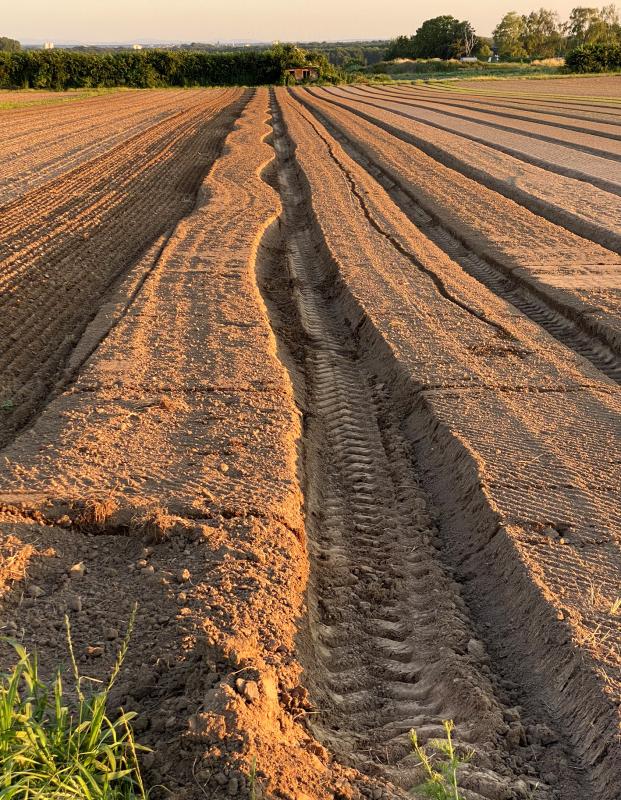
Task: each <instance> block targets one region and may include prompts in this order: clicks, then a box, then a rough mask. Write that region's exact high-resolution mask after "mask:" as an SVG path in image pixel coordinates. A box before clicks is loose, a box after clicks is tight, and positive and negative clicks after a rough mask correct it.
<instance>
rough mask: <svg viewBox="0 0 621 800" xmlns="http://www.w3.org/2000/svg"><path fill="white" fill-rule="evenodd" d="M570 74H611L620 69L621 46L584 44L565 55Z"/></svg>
mask: <svg viewBox="0 0 621 800" xmlns="http://www.w3.org/2000/svg"><path fill="white" fill-rule="evenodd" d="M565 66H566V67H567V69H569V70H570V71H571V72H613V71H614V70H617V69H621V44H586V45H583V46H582V47H577V48H576V49H575V50H572V51H571V53H568V54H567V57H566V59H565Z"/></svg>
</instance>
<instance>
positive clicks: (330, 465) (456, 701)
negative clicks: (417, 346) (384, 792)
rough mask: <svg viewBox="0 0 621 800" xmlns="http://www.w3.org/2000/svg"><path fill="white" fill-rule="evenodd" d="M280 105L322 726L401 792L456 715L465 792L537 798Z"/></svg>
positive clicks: (343, 753) (284, 281)
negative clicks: (346, 302)
mask: <svg viewBox="0 0 621 800" xmlns="http://www.w3.org/2000/svg"><path fill="white" fill-rule="evenodd" d="M273 109H274V117H273V126H274V131H275V136H274V146H275V149H276V154H277V172H278V179H279V186H280V192H281V196H282V199H283V209H284V211H283V220H282V222H283V225H282V237H283V242H282V250H283V251H284V254H285V257H284V263H283V265H282V266H281V267H280V268H279V269H280V272H278V271H276V274H272V275H271V277H270V280H269V281H267V280H265V279H263V281H262V284H263V285H262V291H263V292H264V294H265V295H267V299H268V303H267V305H268V307H280V308H281V309H285V310H286V311H285V314H286V313H287V311H288V313H289V317H290V319H289V322H288V324H287V325H283V323H282V318H281V319H280V321H279V325H280V326H282V327H284V328H285V329H284V330H283V329H280V330H278V329H277V331H276V333H277V335H278V336H279V338H280V340H281V341H285V342H287V343H288V351H289V352H296V356H297V362H298V369H299V370H301V372H302V374H303V376H304V381H305V387H304V390H303V392H302V394H303V400H302V401H301V405H302V407H303V411H304V415H305V426H304V440H303V449H304V453H303V461H304V467H303V471H304V475H305V479H304V483H305V487H304V488H305V506H306V510H307V533H308V537H309V549H310V556H311V580H310V589H309V597H308V606H309V617H308V630H307V634H306V639H305V642H306V643H305V644H304V645H302V648H301V649H302V651H306V656H305V657H303V660H304V662H305V667H306V673H307V684H308V686H309V688H310V689H311V694H312V696H313V697H314V699H315V702H316V704H317V706H318V707H319V709H320V711H319V713H318V715H317V717H316V719H315V721H314V722H311V723H310V729H311V731H312V732H313V733H314V734H315V735H316V736H317V737H318V738H319V739H320V741H322V742H323V743H324V744H325V745H327V746H328V747H330V749H331V750H332V751H333V752H335V753H336V754H337V756H338V757H339V758H341V759H343V760H345V761H346V762H347V763H349V764H351V765H352V766H355V767H356V768H358V769H360V770H362V771H364V772H367V773H371V774H376V775H380V776H382V777H383V778H384V779H385V780H387V781H389V782H390V783H389V786H392V789H391V790H389V796H391V792H392V794H393V795H395V796H401V791H409V790H411V789H412V788H413V787H414V786H416V785H418V784H419V783H421V782H422V779H423V776H422V773H421V769H420V764H419V763H418V759H417V758H416V757H415V756H413V754H412V752H411V745H410V742H409V735H408V734H409V731H410V729H411V728H413V727H414V728H416V729H417V731H418V732H419V735H420V737H421V739H422V740H423V741H427V740H429V739H430V738H433V737H437V736H442V720H443V719H448V718H454V719H455V721H456V724H457V737H458V741H459V746H460V747H461V748H468V747H470V748H472V749H473V750H474V751H475V753H476V757H475V759H474V762H473V764H472V765H470V766H468V767H467V768H466V769H465V770H464V772H463V775H462V776H461V781H462V784H463V787H464V791H465V794H464V796H465V797H467V798H468V800H480V799H481V798H486V799H487V800H501V798H518V797H522V796H524V797H525V796H526V795H524V794H522V792H523V790H528V789H529V787H530V790H532V797H533V798H542V799H543V798H553V797H556V796H557V795H556V794H555V791H554V790H552V789H551V788H550V787H549V786H546V785H545V781H543V780H542V778H541V776H538V777H537V779H534V778H533V776H532V774H528V773H526V772H524V771H523V770H524V769H525V762H524V761H523V760H522V755H521V754H520V753H516V748H515V747H514V744H515V743H516V741H517V740H516V735H517V734H516V731H517V730H518V728H519V723H517V718H516V717H515V716H514V715H515V712H513V711H511V712H510V711H508V710H507V709H506V708H505V707H504V706H503V703H502V702H501V701H500V700H499V699H498V687H499V678H498V676H497V675H495V674H494V670H493V665H492V666H491V668H490V662H489V661H488V657H487V655H486V654H485V648H484V646H483V645H482V644H481V643H480V642H479V641H478V639H477V638H476V635H475V633H474V625H473V623H472V620H471V618H470V616H469V612H468V609H467V607H466V604H465V603H464V601H463V599H462V596H461V593H460V588H459V586H458V584H457V583H456V582H455V581H454V580H453V578H452V576H451V573H450V570H449V569H448V568H447V567H445V566H444V565H443V564H442V561H441V559H440V556H439V553H438V552H437V550H436V549H435V545H436V544H437V543H438V542H439V539H438V530H437V527H436V526H435V524H434V521H433V518H434V516H435V511H434V510H433V507H432V505H431V502H430V500H429V497H428V496H427V495H426V493H425V492H424V490H423V489H422V487H421V484H420V481H419V478H418V475H417V473H416V469H415V467H414V465H413V453H412V450H411V447H410V445H409V443H408V442H407V441H406V440H405V439H404V437H403V435H402V433H401V431H400V424H399V419H398V416H397V415H396V413H395V406H394V401H393V400H392V398H391V396H390V392H389V391H388V389H387V388H386V386H385V385H384V384H383V383H382V382H381V381H380V379H379V378H378V377H377V375H376V372H375V369H374V366H373V361H372V358H371V356H370V355H369V354H368V352H367V353H365V352H364V350H363V349H362V348H360V349H359V347H358V345H357V341H356V337H355V335H354V334H353V333H352V331H350V329H349V328H348V326H347V325H346V324H345V323H344V322H343V312H342V310H341V308H340V303H339V298H338V290H337V288H336V285H335V283H334V281H335V278H334V269H335V268H334V266H333V265H332V264H331V263H330V258H329V255H328V254H327V253H326V251H325V246H324V245H323V244H322V241H321V235H320V233H319V231H318V229H317V228H316V227H315V223H314V222H313V218H312V216H309V213H308V198H307V195H306V192H305V189H304V183H303V178H302V177H301V175H300V173H299V172H298V168H297V166H296V162H295V157H294V150H293V147H292V144H291V141H290V139H289V138H288V134H287V132H286V129H285V127H284V122H283V119H282V117H281V112H280V109H279V106H278V105H277V104H276V103H274V106H273ZM287 286H288V287H290V288H289V290H287V289H286V288H283V287H287ZM275 287H277V288H275ZM292 299H293V301H294V302H293V304H292V303H291V300H292ZM292 305H293V307H294V309H295V311H294V312H292V311H291V306H292ZM293 383H294V385H296V384H297V385H298V386H299V384H300V380H299V377H298V378H297V379H294V380H293ZM300 394H301V393H300V390H299V389H298V395H300ZM299 402H300V400H299ZM512 715H513V716H512ZM538 722H540V720H539V721H538ZM516 724H517V725H518V727H516ZM517 739H519V735H517ZM511 742H513V744H511ZM518 749H519V747H518ZM573 776H574V773H573V772H571V770H569V774H568V777H567V779H566V780H567V784H566V788H571V791H572V792H573V794H572V796H573V797H576V798H578V797H583V796H584V795H583V793H582V789H581V788H580V786H579V782H576V780H575V779H574V777H573Z"/></svg>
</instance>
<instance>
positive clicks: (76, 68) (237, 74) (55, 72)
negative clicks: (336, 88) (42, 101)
mask: <svg viewBox="0 0 621 800" xmlns="http://www.w3.org/2000/svg"><path fill="white" fill-rule="evenodd" d="M292 58H293V60H294V62H295V63H290V61H291V60H292ZM300 60H301V61H302V63H304V62H306V61H308V62H310V61H312V62H313V63H315V62H319V66H320V71H321V77H322V79H324V80H329V81H333V80H336V78H337V75H336V70H335V69H334V68H333V67H331V65H329V64H328V62H327V60H326V59H325V56H323V55H322V54H317V53H308V54H307V53H305V52H304V51H300V50H299V49H298V48H292V47H291V46H284V47H282V46H281V47H280V48H274V49H272V50H264V51H248V52H230V53H209V52H200V51H199V52H197V51H187V50H179V51H170V50H141V51H136V52H116V53H101V54H95V53H76V52H72V51H69V50H33V51H26V52H24V51H22V52H16V53H6V52H0V88H2V89H15V88H18V89H19V88H23V89H83V88H97V87H112V86H127V87H134V88H151V87H159V86H226V85H237V86H249V85H250V86H251V85H260V84H275V83H282V82H283V78H284V75H285V68H286V67H287V66H298V65H299V64H298V63H297V62H298V61H300ZM324 62H325V63H324Z"/></svg>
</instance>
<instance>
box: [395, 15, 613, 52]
mask: <svg viewBox="0 0 621 800" xmlns="http://www.w3.org/2000/svg"><path fill="white" fill-rule="evenodd" d="M619 44H621V24H620V20H619V12H618V10H617V8H616V7H615V6H614V5H608V6H604V7H602V8H587V7H583V6H578V7H576V8H574V9H573V10H572V11H571V13H570V15H569V19H567V20H566V21H561V19H560V17H559V15H558V14H557V13H556V12H555V11H551V10H549V9H545V8H540V9H539V10H537V11H531V13H530V14H518V13H517V12H515V11H510V12H509V13H507V14H505V15H504V17H503V18H502V19H501V20H500V22H499V23H498V25H496V27H495V28H494V31H493V34H492V38H491V39H486V38H485V37H481V36H478V35H477V34H476V32H475V30H474V28H473V26H472V25H471V23H470V22H468V21H467V20H463V21H459V20H457V19H455V17H452V16H441V17H435V18H433V19H429V20H426V21H425V22H423V24H422V25H421V26H420V28H418V30H417V31H416V33H415V34H414V35H413V36H399V37H397V38H396V39H394V40H393V41H392V42H391V43H390V45H389V48H388V51H387V54H386V58H387V59H394V58H442V59H447V58H461V57H463V56H472V55H474V56H478V57H479V58H488V57H489V56H490V55H491V54H492V52H495V53H497V54H498V56H499V58H500V59H502V60H503V61H521V60H532V59H542V58H555V57H562V56H566V55H567V54H569V53H570V52H572V51H573V50H576V49H578V48H584V47H586V48H591V47H592V46H595V45H598V46H600V45H601V46H605V47H613V48H614V47H615V46H616V45H619Z"/></svg>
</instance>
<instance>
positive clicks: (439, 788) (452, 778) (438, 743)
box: [410, 720, 472, 800]
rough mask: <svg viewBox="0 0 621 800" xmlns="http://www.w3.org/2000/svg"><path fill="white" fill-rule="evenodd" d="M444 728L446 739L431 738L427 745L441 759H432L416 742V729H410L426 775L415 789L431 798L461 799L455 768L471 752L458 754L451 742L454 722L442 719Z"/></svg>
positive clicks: (467, 758) (464, 761) (413, 744)
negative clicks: (425, 778) (462, 754)
mask: <svg viewBox="0 0 621 800" xmlns="http://www.w3.org/2000/svg"><path fill="white" fill-rule="evenodd" d="M443 725H444V730H445V731H446V739H432V740H431V741H430V742H429V747H430V748H431V749H432V750H435V751H436V753H437V754H439V755H440V756H443V758H441V759H437V758H435V759H434V756H432V755H429V753H428V752H427V751H426V749H425V748H424V747H422V746H421V745H420V744H419V743H418V737H417V735H416V731H415V730H414V729H412V730H411V731H410V741H411V742H412V747H413V748H414V752H415V753H416V755H417V756H418V757H419V758H420V762H421V764H422V766H423V768H424V770H425V774H426V775H427V780H426V781H425V782H424V783H422V784H421V785H420V786H418V787H417V790H416V791H419V792H421V793H422V794H424V795H426V796H427V797H431V798H433V800H463V795H461V794H460V793H459V787H458V785H457V770H458V768H459V767H460V766H461V765H462V764H465V763H467V762H468V761H469V760H470V759H471V758H472V753H467V754H466V755H465V756H460V755H459V754H458V753H457V751H456V750H455V746H454V744H453V738H452V734H453V728H454V727H455V724H454V723H453V721H452V720H444V722H443Z"/></svg>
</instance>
